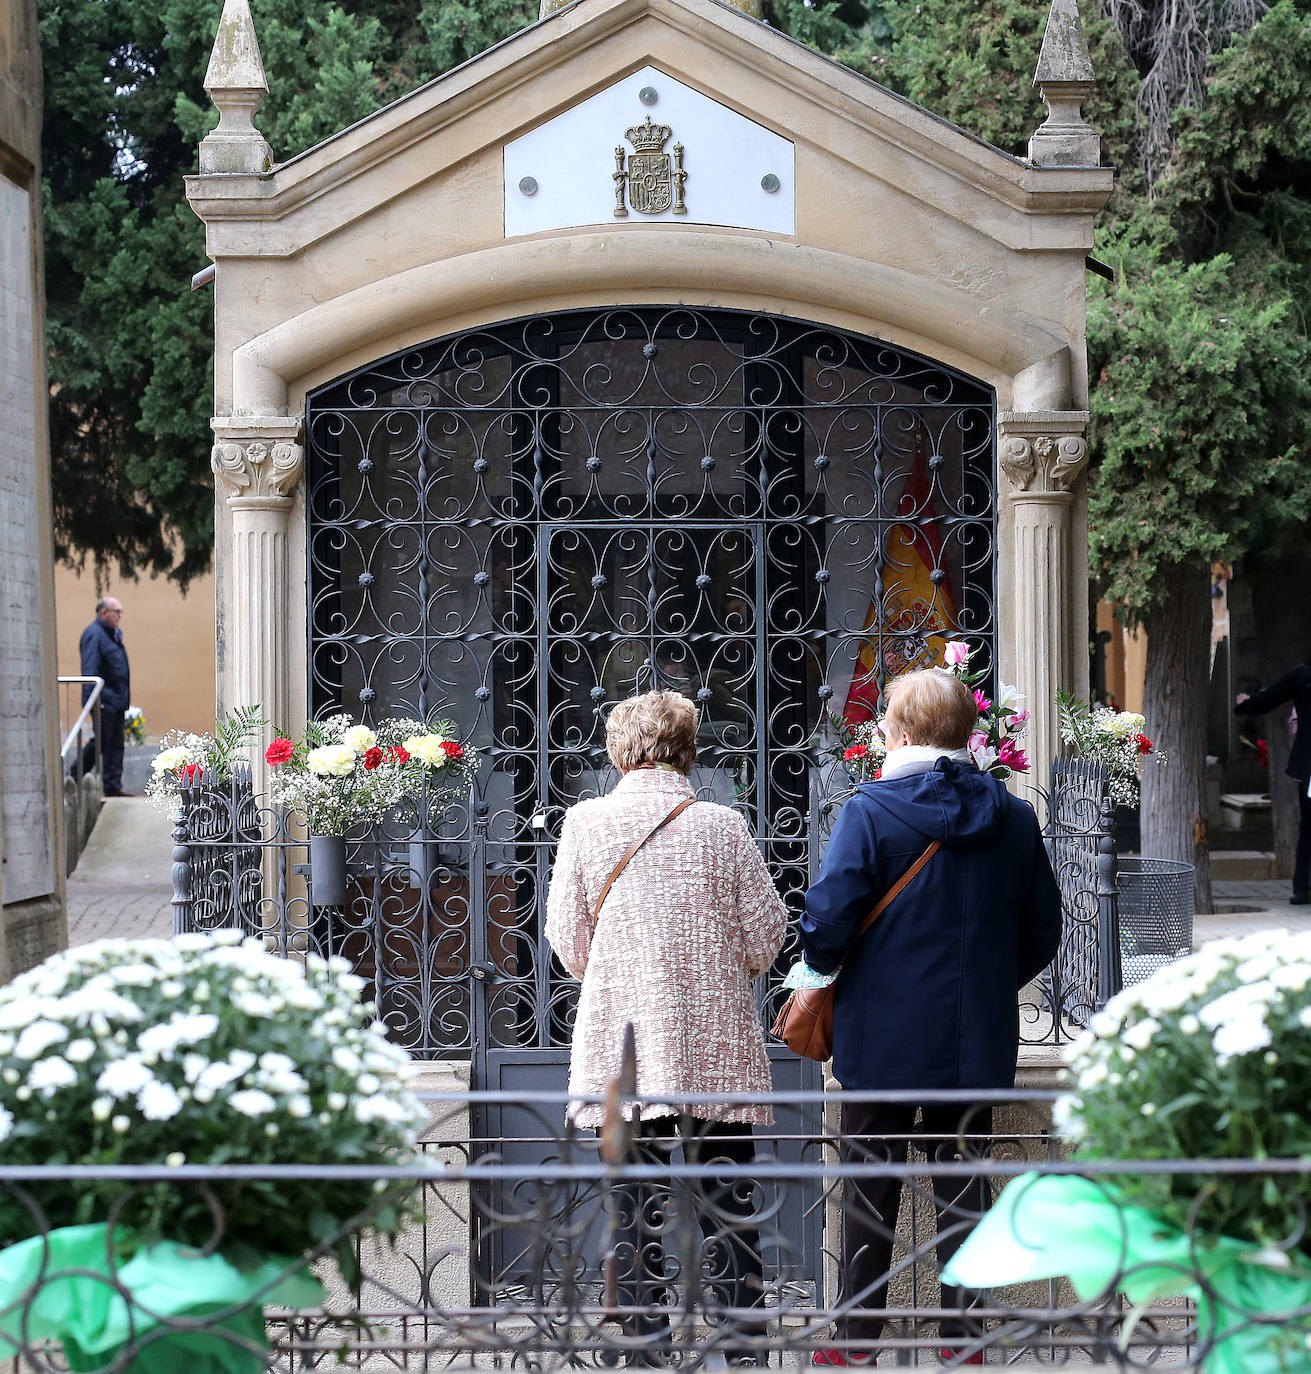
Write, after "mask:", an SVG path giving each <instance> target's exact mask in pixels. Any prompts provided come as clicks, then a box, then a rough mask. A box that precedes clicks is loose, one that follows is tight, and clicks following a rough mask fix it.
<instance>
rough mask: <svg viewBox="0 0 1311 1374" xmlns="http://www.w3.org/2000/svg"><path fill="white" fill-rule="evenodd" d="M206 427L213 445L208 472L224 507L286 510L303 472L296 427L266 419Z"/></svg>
mask: <svg viewBox="0 0 1311 1374" xmlns="http://www.w3.org/2000/svg"><path fill="white" fill-rule="evenodd" d="M211 423H212V425H213V427H214V436H215V438H216V440H217V442H216V443H215V445H214V448H213V450H212V451H211V453H210V466H211V467H212V468H213V469H214V476H215V477H216V478H218V480H219V482H220V483H221V484H222V486H223V487H224V488H226V491H227V497H228V500H229V502H232V503H238V502H260V503H261V504H262V503H270V504H277V503H286V504H287V505H290V504H291V501H292V498H293V497H294V495H295V492H296V488H297V486H299V484H300V479H301V476H302V474H303V473H304V471H305V447H304V445H303V444H302V443H301V442H300V438H301V434H300V421H299V420H298V419H293V418H283V417H280V416H270V417H267V418H262V419H259V420H228V419H216V420H213V421H211Z"/></svg>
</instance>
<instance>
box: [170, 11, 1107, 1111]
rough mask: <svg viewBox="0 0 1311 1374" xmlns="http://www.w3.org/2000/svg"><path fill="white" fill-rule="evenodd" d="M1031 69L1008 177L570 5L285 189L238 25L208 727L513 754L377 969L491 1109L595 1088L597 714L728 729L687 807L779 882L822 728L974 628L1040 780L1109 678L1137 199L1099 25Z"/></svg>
mask: <svg viewBox="0 0 1311 1374" xmlns="http://www.w3.org/2000/svg"><path fill="white" fill-rule="evenodd" d="M1035 79H1036V82H1037V84H1038V86H1039V88H1040V89H1041V92H1042V96H1043V99H1044V100H1045V102H1046V104H1047V107H1048V111H1049V114H1048V117H1047V119H1046V122H1045V123H1043V124H1042V126H1041V127H1040V128H1038V129H1036V130H1035V131H1034V132H1033V135H1032V138H1031V141H1030V144H1029V155H1028V156H1027V157H1023V158H1021V157H1014V156H1011V155H1009V154H1007V153H1004V152H1001V151H999V150H998V149H996V148H993V147H990V146H988V145H987V144H985V143H983V142H981V141H980V140H978V139H977V138H974V137H972V136H971V135H970V134H969V133H968V132H967V131H965V130H963V129H960V128H957V127H955V126H954V125H952V124H949V123H947V122H945V121H944V120H942V119H939V118H937V117H935V116H934V115H933V114H931V113H930V112H929V111H927V110H924V109H920V108H918V107H916V106H915V105H913V104H910V103H908V102H907V101H905V100H903V99H901V98H899V97H898V96H896V95H894V94H892V93H891V92H889V91H887V90H885V89H883V88H882V87H880V86H878V85H876V84H874V83H872V82H870V81H867V80H865V79H863V78H861V77H859V76H857V75H855V74H854V73H853V72H851V71H849V70H847V69H845V68H843V67H842V66H840V65H837V64H835V63H833V62H831V61H829V60H827V59H825V58H823V57H821V56H819V55H818V54H816V53H814V52H812V51H810V50H809V49H807V48H805V47H804V46H802V45H800V44H798V43H796V42H793V41H792V40H791V39H789V38H786V37H784V36H783V35H782V34H780V33H778V32H776V31H775V30H773V29H772V28H770V27H769V26H767V25H766V24H764V23H763V22H761V21H760V19H758V18H756V17H753V16H752V15H751V14H749V13H744V12H742V11H741V10H740V9H738V8H733V7H730V6H729V5H725V4H719V3H716V0H575V3H572V4H568V5H566V6H565V7H563V8H560V9H557V10H556V11H555V12H553V13H549V14H546V15H544V17H543V18H542V19H541V20H540V22H538V23H536V24H534V25H532V26H530V27H529V28H527V29H524V30H523V31H522V32H520V33H518V34H516V35H515V36H514V37H513V38H511V39H509V40H508V41H506V42H504V43H502V44H500V45H499V46H497V47H495V48H493V49H492V50H490V51H488V52H485V53H483V54H482V55H481V56H479V57H478V58H476V59H474V60H473V61H470V62H468V63H466V64H465V65H464V66H462V67H460V68H458V69H456V70H454V71H451V72H449V73H447V74H446V75H445V76H443V77H441V78H440V79H438V80H435V81H433V82H431V83H429V84H428V85H426V86H423V87H421V88H420V89H419V90H416V91H414V92H413V93H411V94H410V95H408V96H406V97H405V98H404V99H401V100H398V101H397V102H395V103H394V104H392V105H390V106H388V107H386V108H385V109H382V110H379V111H378V112H377V113H376V114H374V115H371V116H370V117H369V118H367V119H365V120H362V121H361V122H360V123H358V124H356V125H354V126H353V127H351V128H349V129H346V130H343V131H342V132H341V133H339V134H337V135H335V136H334V137H333V138H331V139H328V140H327V141H326V142H324V143H322V144H320V145H319V146H317V147H315V148H312V149H310V150H309V151H308V152H306V153H303V154H301V155H300V156H298V157H295V158H292V159H291V160H289V161H287V162H282V163H279V162H278V161H277V156H276V150H275V149H271V148H270V147H269V146H268V144H267V143H266V142H265V140H264V138H263V137H262V136H261V134H260V133H259V132H258V128H257V125H256V123H255V122H253V119H257V111H258V107H259V104H260V101H261V100H262V99H263V97H264V95H265V92H266V83H265V77H264V72H263V68H262V65H261V61H260V56H259V48H258V43H257V39H256V34H255V32H254V29H253V27H252V23H251V18H250V14H249V11H248V9H247V5H246V0H227V3H226V5H225V8H224V11H223V19H222V26H221V30H220V33H219V36H218V41H217V42H216V44H215V48H214V53H213V58H212V60H211V63H210V67H209V72H208V77H207V81H206V87H207V89H208V91H209V93H210V95H211V97H212V98H213V100H214V103H215V105H216V106H217V107H218V109H219V110H220V112H221V115H222V118H221V121H220V123H219V125H218V127H217V128H216V129H215V130H214V132H213V133H211V134H210V135H209V136H208V137H207V138H206V139H205V141H204V143H203V144H202V145H201V148H200V174H199V175H197V176H195V177H192V178H190V179H189V181H188V195H189V197H190V201H191V204H192V206H193V208H194V209H195V211H196V213H197V214H198V215H199V216H200V217H201V218H202V219H203V220H204V222H205V225H206V229H207V235H208V238H207V243H208V252H209V255H210V257H211V258H212V260H213V262H214V264H215V267H216V275H215V279H214V289H215V292H216V339H215V346H216V366H215V398H214V416H215V418H214V421H213V427H214V447H213V468H214V473H215V477H216V502H217V536H216V537H217V555H216V571H217V612H218V644H219V657H218V677H219V705H220V709H228V708H231V707H232V706H235V705H238V704H249V703H254V702H261V703H263V705H264V710H265V714H266V716H267V717H268V718H269V719H271V720H274V721H277V722H279V723H282V724H284V725H291V726H292V727H293V728H294V726H295V724H296V723H297V722H299V721H301V720H303V719H305V717H306V716H307V715H322V714H326V713H329V712H332V711H334V710H345V711H348V712H350V713H352V714H358V715H361V716H363V717H364V718H365V719H366V720H370V719H376V718H378V717H380V716H384V715H387V714H391V713H402V712H403V713H406V714H430V713H439V714H443V715H450V716H453V717H454V718H456V719H457V720H458V721H459V722H460V724H461V726H462V729H463V730H464V732H465V734H466V735H467V737H468V738H469V739H470V740H471V741H472V742H473V743H474V744H475V745H476V746H477V747H478V748H479V750H480V751H482V754H483V768H482V771H481V774H480V777H479V780H478V783H477V786H476V788H475V792H474V795H473V797H472V798H471V800H470V802H469V804H468V806H467V807H465V808H456V809H455V810H456V811H457V812H458V813H459V814H456V815H453V817H452V819H451V822H450V827H449V831H443V834H442V835H441V836H440V837H437V838H436V840H435V844H436V845H437V849H438V853H437V856H436V859H435V861H434V862H435V865H436V868H435V870H434V872H435V873H436V874H437V876H434V872H429V871H427V870H425V871H424V872H423V873H422V874H420V873H418V872H414V873H412V875H411V876H412V881H411V882H410V884H409V885H408V888H409V889H410V890H412V889H413V888H414V887H416V886H425V888H426V898H425V901H426V902H431V904H432V907H433V910H434V912H435V913H436V914H435V916H434V917H433V919H432V920H430V921H427V923H426V924H425V923H424V922H422V921H420V920H419V919H418V918H417V917H416V914H415V913H416V907H415V905H414V903H415V902H417V900H418V899H417V898H415V899H414V900H413V901H411V904H410V905H409V906H406V905H405V900H410V899H404V900H401V899H398V900H401V904H400V906H399V907H397V908H396V910H397V915H396V917H395V920H394V921H393V927H392V929H391V930H390V931H384V932H383V934H382V935H380V936H379V937H378V938H379V941H380V942H382V943H380V944H379V945H378V948H379V949H381V948H382V944H383V943H386V942H387V941H390V942H391V943H390V945H389V948H390V949H391V950H392V951H393V953H394V952H395V951H397V950H401V951H403V952H402V953H400V954H396V958H397V960H398V961H399V963H398V966H404V967H405V968H406V969H408V971H409V972H408V974H407V977H408V978H409V979H410V981H411V983H412V984H413V985H414V986H418V985H420V984H422V985H423V988H424V992H423V999H424V1000H423V1008H424V1010H423V1013H422V1016H423V1018H424V1020H423V1024H422V1025H418V1024H417V1023H416V1022H415V1021H414V1018H415V1017H416V1016H418V1013H416V1012H413V1011H412V1008H411V1010H406V1007H407V1006H409V1005H410V1004H403V998H402V993H401V992H399V991H398V992H397V994H396V995H397V997H398V999H401V1000H398V1002H397V1004H396V1009H395V1016H396V1017H397V1018H399V1021H400V1022H404V1021H405V1018H406V1017H407V1016H408V1017H410V1018H411V1021H410V1022H407V1023H406V1024H407V1025H409V1026H410V1030H409V1031H407V1032H406V1034H405V1038H406V1040H407V1042H408V1043H410V1044H411V1045H412V1046H413V1047H416V1048H418V1049H419V1050H420V1051H421V1052H423V1053H425V1054H427V1055H428V1056H429V1057H430V1058H433V1059H435V1060H439V1061H441V1060H445V1061H448V1062H451V1063H455V1062H461V1063H463V1062H468V1061H469V1060H470V1059H472V1062H473V1069H472V1072H473V1074H474V1081H475V1084H476V1085H488V1086H514V1085H515V1084H516V1083H526V1082H539V1081H540V1082H546V1081H549V1082H550V1083H552V1084H554V1083H557V1082H558V1083H559V1084H560V1085H562V1084H563V1076H562V1071H561V1066H562V1063H563V1057H564V1053H565V1051H564V1049H563V1045H564V1044H565V1043H566V1041H567V1026H566V1025H565V1021H566V1019H567V1005H568V999H569V996H570V995H571V994H570V992H569V990H568V989H567V987H566V986H565V983H566V981H567V980H564V979H563V978H562V975H561V971H560V970H559V969H558V968H557V967H556V966H555V965H554V964H553V962H552V961H551V959H550V956H549V951H547V950H546V948H545V946H544V944H543V942H542V939H541V934H540V929H541V927H540V922H541V915H542V909H543V907H544V902H545V890H546V879H547V875H548V874H549V869H550V859H551V853H552V837H553V836H554V835H555V833H556V832H557V830H558V826H559V820H560V816H561V814H562V812H563V810H564V808H565V807H566V806H568V805H569V804H570V803H571V802H573V801H574V800H575V799H577V798H578V797H580V796H584V795H588V794H589V793H594V792H595V791H596V790H598V789H604V788H605V787H608V786H609V783H610V779H609V774H608V773H607V767H606V764H605V760H604V732H603V729H602V724H601V722H602V712H603V708H604V707H605V705H606V704H607V703H609V702H613V701H615V700H617V699H619V698H621V697H623V696H625V695H628V694H629V693H631V692H632V691H634V690H639V689H645V688H647V687H650V686H666V687H673V688H676V689H678V690H681V691H684V692H687V693H688V694H689V695H691V696H693V697H694V698H696V699H697V700H698V701H699V702H700V703H701V706H702V713H703V723H702V732H701V733H702V738H701V746H700V747H701V758H700V762H699V765H698V768H697V771H696V773H695V775H694V779H693V780H694V782H695V784H696V785H697V786H698V787H699V788H700V789H701V791H702V794H703V795H705V796H708V797H713V798H716V799H718V800H721V801H725V802H730V803H734V804H737V805H739V806H741V807H742V808H743V809H744V810H745V812H746V813H747V815H748V817H749V819H750V821H751V824H752V826H753V829H754V830H755V832H756V833H757V834H758V835H759V837H760V839H761V842H762V844H763V845H764V847H765V851H766V853H767V855H768V857H769V859H770V862H771V864H772V865H773V866H774V870H775V872H776V873H777V874H778V876H779V880H780V882H781V883H782V885H783V886H784V887H785V888H787V889H789V890H790V891H792V892H796V891H798V890H799V889H801V888H802V887H804V885H805V883H806V881H807V880H808V878H809V876H810V875H811V874H812V873H813V872H814V869H815V867H816V865H817V863H818V857H819V848H820V844H821V842H822V837H823V834H824V831H825V826H826V817H827V816H828V814H829V811H830V810H831V808H829V807H828V798H829V796H830V794H831V791H832V790H833V787H834V782H833V775H834V773H835V772H837V773H840V771H841V770H840V768H835V766H834V763H833V759H832V757H831V755H829V754H826V753H825V752H824V741H825V737H826V736H825V732H826V730H828V729H829V728H830V723H831V717H837V718H839V719H845V720H846V721H847V722H856V721H859V720H862V719H866V718H868V717H869V715H870V713H871V711H872V709H873V706H874V703H875V700H876V696H877V691H878V687H879V684H880V683H881V682H882V681H883V680H884V679H885V678H886V677H887V676H888V675H890V674H893V673H895V672H898V671H900V670H902V669H903V668H904V667H906V666H907V665H910V664H915V663H922V662H927V661H930V660H931V659H932V658H933V657H934V656H935V655H936V654H937V653H938V651H939V650H940V648H941V646H942V644H943V643H944V642H945V641H946V639H948V638H952V637H962V636H963V637H966V638H968V640H969V641H970V642H971V643H972V644H973V645H974V646H975V650H976V660H975V661H976V662H977V663H979V664H981V665H983V666H986V667H988V668H990V669H991V671H992V673H993V675H994V680H1005V681H1007V682H1010V683H1015V684H1018V685H1019V687H1020V689H1021V690H1022V691H1023V692H1024V693H1026V695H1027V698H1028V703H1029V705H1030V707H1031V708H1032V710H1033V717H1034V729H1033V734H1032V736H1031V746H1032V752H1033V755H1034V758H1035V764H1036V768H1035V772H1034V774H1033V780H1034V781H1038V782H1041V781H1044V780H1045V775H1046V767H1047V765H1048V763H1049V762H1050V760H1051V758H1052V756H1053V753H1054V751H1055V741H1056V734H1055V707H1054V696H1055V691H1056V689H1057V687H1061V686H1064V687H1069V688H1072V689H1074V690H1076V691H1083V690H1086V675H1087V654H1086V648H1085V646H1086V644H1087V641H1088V626H1087V599H1086V592H1085V587H1086V580H1085V575H1084V557H1085V554H1084V549H1085V533H1084V524H1085V499H1084V492H1083V471H1084V466H1085V462H1086V458H1087V444H1086V441H1085V437H1084V435H1085V427H1086V424H1087V420H1088V414H1087V377H1086V363H1085V352H1084V328H1085V272H1086V259H1087V255H1088V253H1089V250H1090V248H1091V246H1092V241H1093V239H1092V232H1093V219H1094V216H1095V215H1096V213H1097V211H1098V210H1099V209H1100V208H1101V206H1102V205H1103V203H1104V202H1105V200H1106V198H1107V196H1108V194H1109V193H1110V190H1111V172H1110V171H1109V170H1108V169H1107V168H1104V167H1102V166H1100V165H1099V164H1100V155H1099V153H1100V150H1099V140H1098V137H1097V134H1096V133H1095V131H1094V130H1092V129H1091V128H1089V127H1088V125H1087V124H1086V123H1085V122H1084V120H1083V118H1082V115H1081V102H1082V101H1083V100H1084V98H1085V97H1086V96H1087V94H1088V93H1089V91H1090V89H1091V87H1092V82H1093V72H1092V70H1091V67H1090V64H1089V61H1088V58H1087V54H1086V50H1085V48H1084V44H1083V38H1082V34H1081V31H1080V29H1079V23H1078V15H1077V10H1076V7H1075V2H1074V0H1053V3H1052V5H1051V12H1050V16H1049V20H1048V27H1047V34H1046V40H1045V43H1044V45H1043V49H1042V56H1041V60H1040V62H1039V66H1038V70H1037V73H1036V78H1035ZM841 781H842V782H843V783H844V784H845V779H841ZM402 860H403V851H402ZM402 886H406V885H405V884H402ZM375 895H376V893H375ZM380 957H381V956H380ZM401 981H402V982H404V979H402V980H401ZM415 1005H417V1004H415ZM534 1075H537V1077H534ZM542 1075H545V1078H542ZM552 1075H555V1076H554V1077H553V1076H552Z"/></svg>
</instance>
